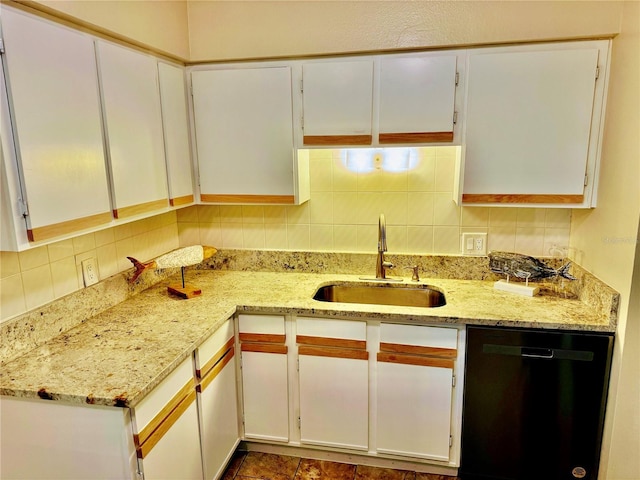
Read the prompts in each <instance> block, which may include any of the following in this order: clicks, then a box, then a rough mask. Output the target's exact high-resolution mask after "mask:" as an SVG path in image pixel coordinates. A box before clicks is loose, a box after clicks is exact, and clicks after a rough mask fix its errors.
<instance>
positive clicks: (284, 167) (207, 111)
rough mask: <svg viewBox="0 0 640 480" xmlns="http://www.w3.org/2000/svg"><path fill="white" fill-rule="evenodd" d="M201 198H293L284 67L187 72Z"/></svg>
mask: <svg viewBox="0 0 640 480" xmlns="http://www.w3.org/2000/svg"><path fill="white" fill-rule="evenodd" d="M191 80H192V86H193V107H194V121H195V130H196V146H197V154H198V169H199V175H200V192H201V193H200V198H201V200H202V201H203V202H218V203H219V202H223V203H225V202H226V203H289V204H292V203H294V202H295V194H296V188H295V181H294V173H296V171H297V170H296V168H295V166H294V158H295V157H294V155H295V153H294V149H293V117H292V99H291V69H290V67H269V68H238V69H235V70H207V71H193V72H192V73H191Z"/></svg>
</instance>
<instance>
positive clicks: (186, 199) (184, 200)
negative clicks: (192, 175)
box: [169, 195, 193, 207]
mask: <svg viewBox="0 0 640 480" xmlns="http://www.w3.org/2000/svg"><path fill="white" fill-rule="evenodd" d="M189 203H193V195H184V196H182V197H175V198H170V199H169V205H171V206H172V207H178V206H180V205H187V204H189Z"/></svg>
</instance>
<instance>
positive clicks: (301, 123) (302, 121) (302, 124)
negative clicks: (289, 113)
mask: <svg viewBox="0 0 640 480" xmlns="http://www.w3.org/2000/svg"><path fill="white" fill-rule="evenodd" d="M300 125H301V127H302V130H304V115H302V116H301V117H300Z"/></svg>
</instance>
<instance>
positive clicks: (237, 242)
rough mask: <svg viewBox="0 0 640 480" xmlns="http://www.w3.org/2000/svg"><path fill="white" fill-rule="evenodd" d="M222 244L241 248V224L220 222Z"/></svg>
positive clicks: (227, 246) (225, 246)
mask: <svg viewBox="0 0 640 480" xmlns="http://www.w3.org/2000/svg"><path fill="white" fill-rule="evenodd" d="M220 229H221V237H222V244H221V246H222V247H224V248H243V234H242V225H240V224H237V223H220Z"/></svg>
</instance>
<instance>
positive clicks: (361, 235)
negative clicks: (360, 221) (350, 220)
mask: <svg viewBox="0 0 640 480" xmlns="http://www.w3.org/2000/svg"><path fill="white" fill-rule="evenodd" d="M389 235H390V232H389V229H388V228H387V245H388V244H389V242H391V240H390V237H389ZM356 251H358V252H370V253H375V252H377V251H378V225H377V224H376V225H358V229H357V244H356Z"/></svg>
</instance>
